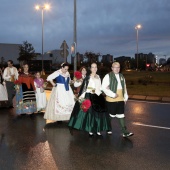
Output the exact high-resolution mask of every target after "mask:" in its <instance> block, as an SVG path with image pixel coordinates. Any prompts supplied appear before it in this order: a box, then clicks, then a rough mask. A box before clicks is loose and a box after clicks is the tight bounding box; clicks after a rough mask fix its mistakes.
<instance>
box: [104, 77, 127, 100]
mask: <svg viewBox="0 0 170 170" xmlns="http://www.w3.org/2000/svg"><path fill="white" fill-rule="evenodd" d="M115 77H116V79H117V82H118V85H117V89H122V85H121V82H120V78H119V74H115ZM124 83H125V82H124ZM109 86H110V78H109V74H106V75H105V77H104V78H103V81H102V90H103V91H104V93H105V94H106V95H107V96H109V97H112V98H115V97H116V93H114V92H113V91H111V90H110V88H109ZM124 88H125V89H124V91H125V92H124V101H127V100H128V94H127V89H126V83H125V87H124Z"/></svg>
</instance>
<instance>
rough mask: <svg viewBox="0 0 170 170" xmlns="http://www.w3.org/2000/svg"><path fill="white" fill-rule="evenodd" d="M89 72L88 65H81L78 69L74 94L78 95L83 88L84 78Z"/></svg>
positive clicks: (75, 75) (75, 76) (75, 74)
mask: <svg viewBox="0 0 170 170" xmlns="http://www.w3.org/2000/svg"><path fill="white" fill-rule="evenodd" d="M86 74H87V69H86V67H84V66H83V67H81V68H80V70H79V71H76V72H75V73H74V80H73V81H74V94H75V96H76V97H77V96H78V94H79V91H80V88H81V85H82V83H83V80H84V79H85V77H86ZM80 75H81V76H80Z"/></svg>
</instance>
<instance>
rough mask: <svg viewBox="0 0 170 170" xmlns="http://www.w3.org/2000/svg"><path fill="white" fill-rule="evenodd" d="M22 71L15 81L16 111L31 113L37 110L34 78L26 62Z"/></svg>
mask: <svg viewBox="0 0 170 170" xmlns="http://www.w3.org/2000/svg"><path fill="white" fill-rule="evenodd" d="M23 69H24V71H23V73H22V74H20V75H19V77H18V80H16V81H15V82H14V83H15V89H16V113H17V114H18V115H20V114H33V113H34V112H36V111H37V107H36V98H35V86H34V78H33V76H32V75H31V74H30V73H29V72H28V70H29V66H28V64H24V66H23Z"/></svg>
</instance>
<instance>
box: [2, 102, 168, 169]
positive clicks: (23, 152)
mask: <svg viewBox="0 0 170 170" xmlns="http://www.w3.org/2000/svg"><path fill="white" fill-rule="evenodd" d="M169 110H170V104H167V103H166V104H163V103H149V102H142V101H132V100H131V101H128V103H127V106H126V122H127V126H128V129H130V130H132V131H133V132H134V134H135V135H134V136H132V137H130V138H122V137H121V134H120V133H121V132H120V128H119V124H118V122H117V120H116V119H112V127H113V130H112V131H113V134H112V135H107V134H105V132H103V133H102V135H103V137H97V136H94V137H92V138H90V137H89V136H88V134H87V133H85V132H80V131H74V132H73V135H71V134H70V132H69V129H68V127H67V122H58V123H57V122H55V123H50V124H46V122H45V120H44V119H43V113H39V114H35V115H34V116H28V115H23V116H20V117H16V116H15V110H14V109H2V108H1V109H0V170H103V169H105V170H127V169H130V170H136V169H138V170H144V169H147V170H160V169H161V170H162V169H163V170H164V169H165V170H167V169H169V168H170V161H169V155H170V123H169V120H170V111H169Z"/></svg>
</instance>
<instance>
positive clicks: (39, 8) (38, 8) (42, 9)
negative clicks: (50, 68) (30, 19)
mask: <svg viewBox="0 0 170 170" xmlns="http://www.w3.org/2000/svg"><path fill="white" fill-rule="evenodd" d="M35 9H36V10H41V15H42V71H43V69H44V10H48V9H50V6H49V5H48V4H45V5H42V6H40V5H36V6H35Z"/></svg>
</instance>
